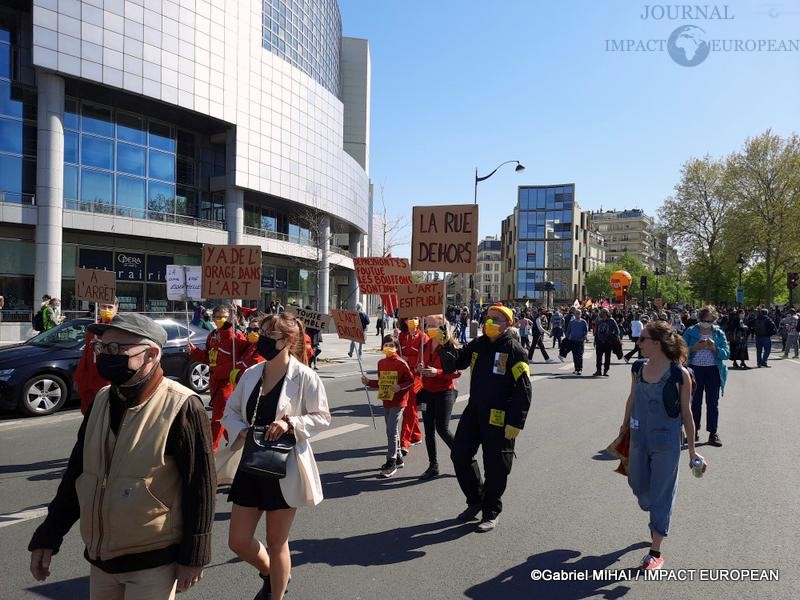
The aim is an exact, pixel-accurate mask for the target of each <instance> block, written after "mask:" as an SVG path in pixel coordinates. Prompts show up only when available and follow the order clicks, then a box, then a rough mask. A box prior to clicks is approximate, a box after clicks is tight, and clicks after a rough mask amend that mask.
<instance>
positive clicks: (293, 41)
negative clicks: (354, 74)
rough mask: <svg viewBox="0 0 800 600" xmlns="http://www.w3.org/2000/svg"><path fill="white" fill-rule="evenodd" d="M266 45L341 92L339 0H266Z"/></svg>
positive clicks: (336, 93)
mask: <svg viewBox="0 0 800 600" xmlns="http://www.w3.org/2000/svg"><path fill="white" fill-rule="evenodd" d="M263 25H264V29H263V30H264V39H263V44H264V48H266V49H267V50H269V51H271V52H273V53H275V54H277V55H278V56H280V57H281V58H282V59H284V60H285V61H287V62H289V63H291V64H292V65H294V66H296V67H298V68H299V69H302V70H303V71H305V72H306V73H307V74H308V75H310V76H311V77H312V78H313V79H314V80H315V81H317V82H318V83H320V84H321V85H322V86H323V87H325V88H326V89H327V90H328V91H329V92H331V93H332V94H334V95H336V96H338V95H339V54H340V48H341V45H342V19H341V15H340V14H339V4H338V3H337V1H336V0H264V23H263Z"/></svg>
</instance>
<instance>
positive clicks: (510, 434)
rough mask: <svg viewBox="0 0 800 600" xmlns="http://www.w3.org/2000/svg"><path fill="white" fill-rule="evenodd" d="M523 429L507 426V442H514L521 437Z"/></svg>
mask: <svg viewBox="0 0 800 600" xmlns="http://www.w3.org/2000/svg"><path fill="white" fill-rule="evenodd" d="M520 431H522V429H519V428H517V427H514V426H513V425H506V430H505V436H506V439H507V440H514V439H516V438H517V436H518V435H519V432H520Z"/></svg>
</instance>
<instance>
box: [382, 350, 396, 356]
mask: <svg viewBox="0 0 800 600" xmlns="http://www.w3.org/2000/svg"><path fill="white" fill-rule="evenodd" d="M383 354H384V356H386V358H392V357H393V356H396V355H397V350H396V349H395V348H384V349H383Z"/></svg>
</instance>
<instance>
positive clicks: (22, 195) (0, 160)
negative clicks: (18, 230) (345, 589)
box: [0, 15, 36, 203]
mask: <svg viewBox="0 0 800 600" xmlns="http://www.w3.org/2000/svg"><path fill="white" fill-rule="evenodd" d="M19 55H20V53H19V51H18V46H17V32H16V28H15V26H14V23H13V21H12V20H11V19H5V18H4V17H3V15H0V201H2V202H15V203H19V202H23V201H25V202H26V203H30V202H31V200H32V198H33V195H34V194H35V192H36V91H35V90H32V89H30V88H28V87H26V86H24V85H22V84H21V83H20V82H19V80H18V77H17V74H18V71H19Z"/></svg>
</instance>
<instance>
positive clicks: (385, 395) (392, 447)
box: [361, 335, 414, 479]
mask: <svg viewBox="0 0 800 600" xmlns="http://www.w3.org/2000/svg"><path fill="white" fill-rule="evenodd" d="M397 348H398V344H397V340H395V339H394V338H393V337H392V336H391V335H387V336H384V338H383V340H382V346H381V351H382V352H383V355H384V357H385V358H382V359H381V360H379V361H378V378H377V379H369V378H368V377H367V376H366V375H362V376H361V383H363V384H364V385H368V386H370V387H373V388H378V399H379V400H381V401H382V402H383V416H384V420H385V421H386V462H385V463H384V464H383V465H381V468H380V475H379V476H380V477H382V478H384V479H386V478H388V477H391V476H392V475H394V474H395V473H396V472H397V469H402V468H403V466H405V465H404V462H403V454H402V453H401V452H400V428H401V427H402V423H403V412H404V411H405V409H406V406H407V404H408V394H409V390H411V388H412V386H413V385H414V375H413V373H412V372H411V369H410V368H409V366H408V363H407V362H406V361H405V360H404V359H403V358H402V357H401V356H400V355H399V354H398V351H397Z"/></svg>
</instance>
